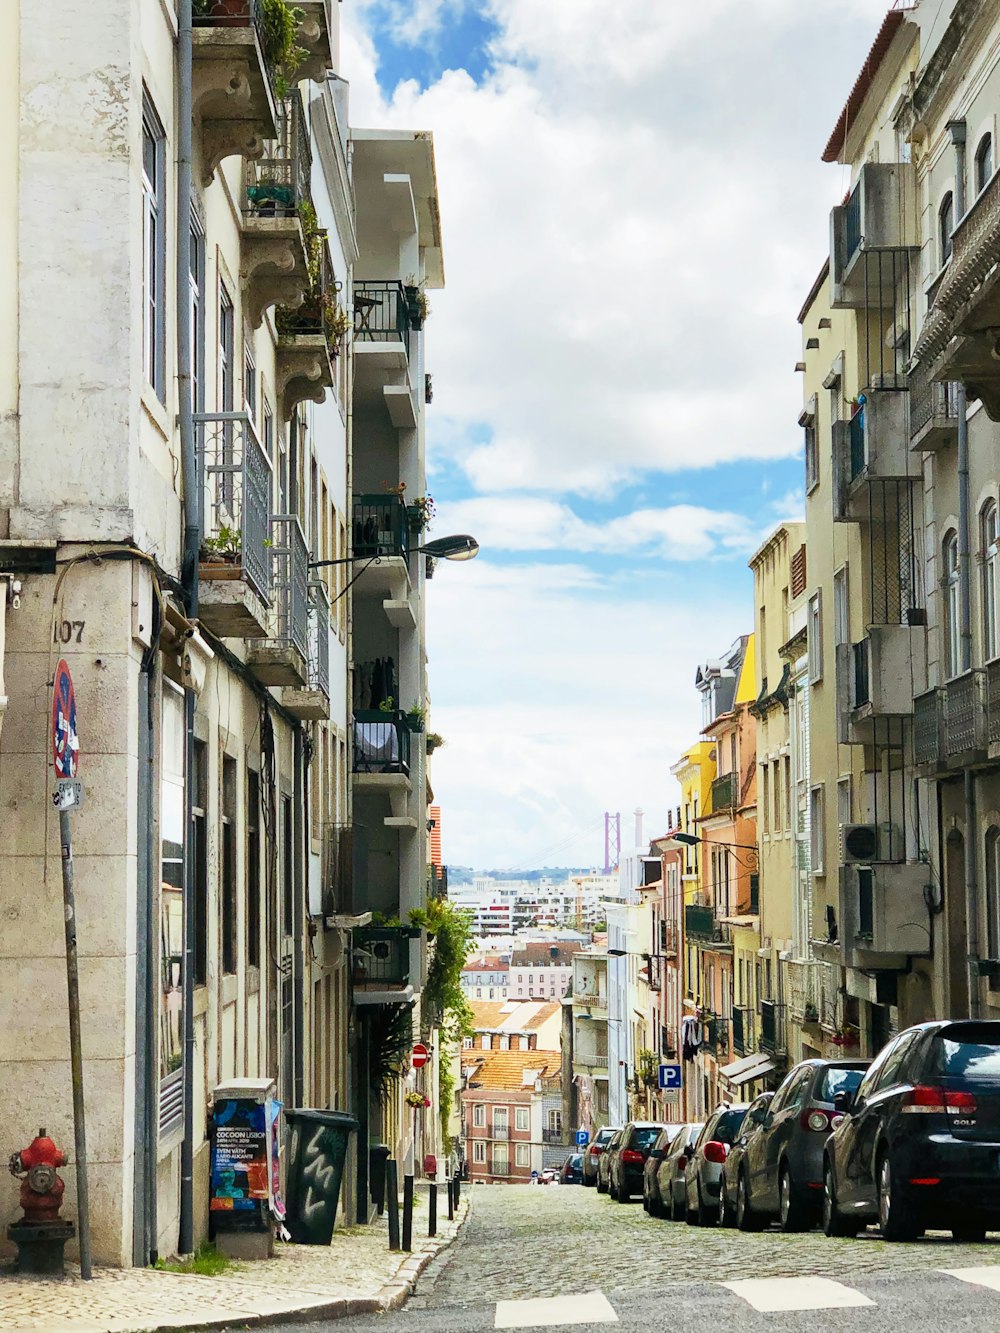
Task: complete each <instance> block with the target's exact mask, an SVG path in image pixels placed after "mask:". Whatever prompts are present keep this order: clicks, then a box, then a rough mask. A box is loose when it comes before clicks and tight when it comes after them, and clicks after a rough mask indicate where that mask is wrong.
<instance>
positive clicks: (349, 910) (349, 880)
mask: <svg viewBox="0 0 1000 1333" xmlns="http://www.w3.org/2000/svg"><path fill="white" fill-rule="evenodd" d="M322 874H323V884H322V909H323V916H324V917H325V918H326V920H327V921H332V920H333V919H334V918H336V917H345V916H353V915H354V839H353V830H352V829H351V828H350V826H349V825H346V824H327V826H326V828H325V829H324V830H323V870H322Z"/></svg>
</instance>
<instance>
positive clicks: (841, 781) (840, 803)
mask: <svg viewBox="0 0 1000 1333" xmlns="http://www.w3.org/2000/svg"><path fill="white" fill-rule="evenodd" d="M837 823H838V824H840V825H841V826H843V825H844V824H850V823H851V779H850V778H849V777H847V778H838V780H837Z"/></svg>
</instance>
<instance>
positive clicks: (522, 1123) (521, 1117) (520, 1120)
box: [514, 1106, 530, 1130]
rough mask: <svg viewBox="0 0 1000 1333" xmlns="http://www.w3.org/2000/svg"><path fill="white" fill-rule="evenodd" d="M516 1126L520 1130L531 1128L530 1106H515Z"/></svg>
mask: <svg viewBox="0 0 1000 1333" xmlns="http://www.w3.org/2000/svg"><path fill="white" fill-rule="evenodd" d="M514 1128H515V1129H520V1130H526V1129H529V1128H530V1126H529V1124H528V1108H527V1107H526V1106H516V1107H515V1108H514Z"/></svg>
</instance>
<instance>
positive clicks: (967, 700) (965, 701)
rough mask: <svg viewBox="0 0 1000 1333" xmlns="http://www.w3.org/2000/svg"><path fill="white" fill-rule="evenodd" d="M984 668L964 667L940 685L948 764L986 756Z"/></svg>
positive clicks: (970, 760) (961, 762) (962, 762)
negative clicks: (972, 668)
mask: <svg viewBox="0 0 1000 1333" xmlns="http://www.w3.org/2000/svg"><path fill="white" fill-rule="evenodd" d="M986 737H987V725H986V672H985V671H983V670H982V669H975V670H972V671H966V672H965V673H964V674H963V675H961V676H956V677H955V679H954V680H949V681H948V682H947V684H946V685H945V687H944V748H945V754H946V755H947V756H948V762H949V764H964V763H971V762H974V761H975V760H977V759H984V758H985V757H986Z"/></svg>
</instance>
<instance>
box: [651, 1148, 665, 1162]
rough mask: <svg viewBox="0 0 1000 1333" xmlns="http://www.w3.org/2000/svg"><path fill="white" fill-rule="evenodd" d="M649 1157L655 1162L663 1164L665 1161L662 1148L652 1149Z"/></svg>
mask: <svg viewBox="0 0 1000 1333" xmlns="http://www.w3.org/2000/svg"><path fill="white" fill-rule="evenodd" d="M649 1156H650V1160H651V1161H653V1162H662V1161H663V1149H662V1148H652V1149H650V1153H649Z"/></svg>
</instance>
